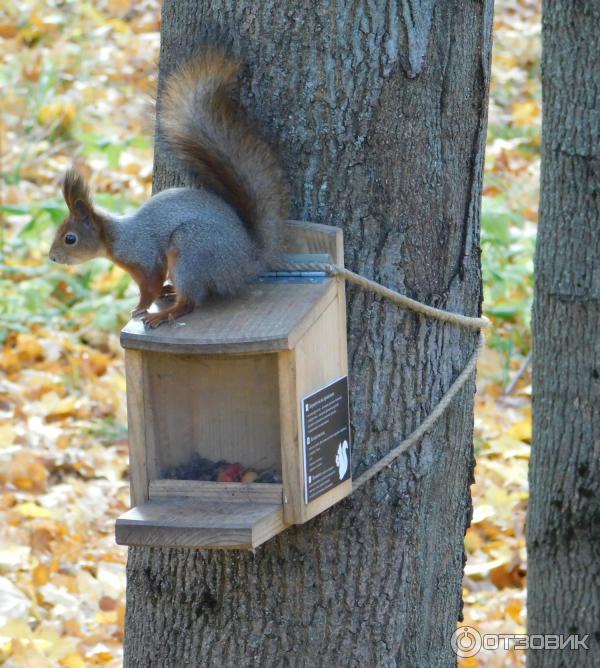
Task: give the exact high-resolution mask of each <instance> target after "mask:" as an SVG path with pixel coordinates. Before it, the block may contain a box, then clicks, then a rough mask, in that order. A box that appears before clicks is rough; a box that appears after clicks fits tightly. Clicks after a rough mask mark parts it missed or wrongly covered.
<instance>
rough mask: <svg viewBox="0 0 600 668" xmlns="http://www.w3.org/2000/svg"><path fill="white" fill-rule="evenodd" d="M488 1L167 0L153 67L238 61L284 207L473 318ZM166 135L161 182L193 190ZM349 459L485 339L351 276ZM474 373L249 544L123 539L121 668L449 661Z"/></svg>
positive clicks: (367, 448)
mask: <svg viewBox="0 0 600 668" xmlns="http://www.w3.org/2000/svg"><path fill="white" fill-rule="evenodd" d="M491 23H492V3H491V1H487V0H486V1H485V2H474V1H471V0H470V1H468V2H464V1H462V0H454V1H448V2H439V3H435V2H434V0H422V1H420V2H416V1H415V0H404V2H402V3H399V2H390V1H386V2H379V3H366V2H352V3H350V2H336V3H331V2H330V1H329V0H315V1H314V2H304V1H300V0H288V1H287V2H277V1H276V0H262V1H261V2H258V3H257V2H253V1H252V0H238V2H232V0H213V1H212V2H210V3H209V2H198V1H197V0H167V1H166V2H165V4H164V9H163V23H162V46H161V56H160V81H161V82H164V80H165V76H167V74H168V72H169V71H170V70H171V68H172V67H173V65H174V64H175V63H176V62H177V61H180V60H181V59H185V58H187V57H188V56H189V55H190V54H191V53H192V52H193V51H194V50H195V49H197V48H198V47H204V46H205V45H207V44H212V45H217V46H219V47H220V48H222V49H224V50H225V51H227V52H229V53H233V54H236V55H239V56H240V57H241V58H242V60H243V61H244V62H246V63H247V64H248V67H247V71H246V73H245V74H246V79H245V84H244V85H243V94H242V98H243V102H244V104H245V106H246V107H247V108H248V109H249V110H250V111H251V113H252V114H253V116H255V118H256V119H257V122H258V123H259V124H260V125H261V127H262V129H263V130H264V131H265V133H266V135H267V136H268V137H270V139H271V140H273V141H274V143H276V145H278V146H279V147H280V152H281V156H282V160H283V163H284V165H285V167H286V170H287V173H288V175H289V179H290V182H291V185H292V193H293V210H292V213H293V216H294V217H296V218H300V219H303V220H311V221H314V222H320V223H328V224H332V225H338V226H340V227H343V229H344V233H345V244H346V264H347V266H349V267H350V268H351V269H353V270H355V271H357V272H359V273H361V274H363V275H365V276H368V277H371V278H374V279H375V280H377V281H379V282H381V283H383V284H385V285H387V286H390V287H392V288H394V289H397V290H400V291H401V292H403V293H406V294H408V295H410V296H412V297H415V298H417V299H420V300H422V301H425V302H427V303H429V304H432V305H435V306H439V307H442V308H447V309H449V310H453V311H457V312H462V313H466V314H469V315H476V314H478V313H479V311H480V302H481V277H480V262H479V246H478V241H479V213H480V194H481V181H482V168H483V157H484V148H485V137H486V109H487V93H488V78H489V67H490V49H491ZM185 182H186V181H185V178H184V177H183V175H182V169H181V166H180V165H176V164H174V163H172V162H169V159H168V158H167V157H166V155H165V153H164V152H163V150H162V148H161V146H160V142H159V144H158V148H157V152H156V164H155V187H156V188H157V189H162V188H164V187H166V186H171V185H174V184H176V183H185ZM348 319H349V361H350V365H351V370H350V379H351V392H352V398H351V412H352V426H353V473H354V476H356V475H359V474H360V473H362V472H363V471H364V470H365V469H366V468H367V467H368V466H369V465H370V464H372V463H374V462H375V461H376V460H377V459H378V458H379V457H381V456H382V455H384V454H386V453H387V452H388V451H389V450H390V449H391V448H392V447H393V446H394V445H396V444H397V443H398V442H399V441H400V440H401V439H402V438H403V437H404V436H406V435H407V434H408V433H409V432H411V431H412V430H413V429H414V428H415V427H417V426H418V425H419V423H421V422H422V421H423V419H424V418H425V417H426V416H427V414H428V413H429V412H430V410H431V408H432V407H433V406H434V405H435V404H436V403H437V402H438V401H439V399H440V397H441V396H442V395H443V394H444V392H445V391H446V390H447V388H448V387H449V385H450V384H451V383H452V381H453V380H454V379H455V378H456V376H457V375H458V373H459V372H460V370H461V369H462V368H463V366H464V364H465V362H466V361H467V360H468V358H469V356H470V355H471V354H472V352H473V349H474V346H475V343H476V336H477V335H476V334H475V333H473V332H472V331H466V330H463V329H460V328H458V327H456V326H453V325H444V324H441V323H438V322H435V321H431V320H427V319H424V318H422V317H418V316H416V315H414V314H412V313H408V312H405V311H402V310H399V309H398V308H397V307H396V306H394V305H392V304H390V303H389V302H382V301H381V300H380V299H378V298H374V297H373V295H372V294H370V293H368V292H364V291H357V290H349V301H348ZM474 389H475V388H474V383H473V382H470V383H468V384H467V386H466V387H465V388H464V389H463V390H462V391H461V392H460V394H459V395H458V397H457V398H456V399H455V400H454V402H453V404H452V407H451V408H450V409H449V410H448V412H447V413H446V414H445V416H444V417H443V418H442V419H441V420H440V421H439V422H438V423H437V425H436V427H435V428H434V429H432V431H431V432H430V434H429V435H428V436H426V437H425V438H423V440H422V442H421V443H420V445H419V446H418V447H416V448H414V449H413V450H412V451H411V452H410V453H409V454H407V455H406V456H404V457H402V458H401V459H400V460H399V461H397V462H396V463H394V464H393V465H392V466H391V467H390V468H389V469H387V470H386V471H385V472H383V473H381V474H380V475H379V476H377V477H376V478H375V479H373V480H372V481H370V482H369V483H368V484H367V485H366V486H365V487H364V488H363V489H361V490H360V491H359V492H357V493H356V494H354V495H353V496H352V497H350V498H349V499H347V500H345V501H344V502H342V503H340V504H338V505H337V506H336V507H334V508H332V509H331V510H329V511H327V512H325V513H324V514H322V515H321V516H319V517H317V518H316V519H314V520H312V521H310V522H309V523H307V524H306V525H304V526H301V527H294V528H291V529H289V530H287V531H285V532H284V533H283V534H281V535H279V536H278V537H277V538H275V539H273V540H271V541H269V542H268V543H267V544H265V545H264V546H262V547H260V548H259V549H258V550H257V551H256V553H255V554H250V553H242V552H236V551H215V552H195V551H187V550H169V549H164V550H163V549H146V548H132V549H130V552H129V563H128V589H127V602H128V605H127V623H126V642H125V655H126V665H128V666H143V667H144V668H147V667H148V666H160V667H161V668H162V667H167V668H170V667H172V668H180V667H181V666H235V667H237V666H254V665H261V666H280V665H292V666H312V665H315V666H333V665H339V666H410V667H412V666H427V667H431V666H448V665H452V664H453V663H454V660H455V657H454V654H453V653H452V650H451V646H450V636H451V634H452V633H453V631H454V629H455V628H456V621H457V620H458V619H459V618H460V617H461V608H462V601H461V578H462V570H463V563H464V558H465V557H464V551H463V538H464V533H465V530H466V528H467V526H468V524H469V521H470V516H471V501H470V492H469V485H470V484H471V482H472V475H473V465H474V459H473V449H472V423H473V392H474Z"/></svg>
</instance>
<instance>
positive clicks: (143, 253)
mask: <svg viewBox="0 0 600 668" xmlns="http://www.w3.org/2000/svg"><path fill="white" fill-rule="evenodd" d="M238 70H239V66H238V64H237V63H236V62H234V61H232V60H230V59H227V58H225V57H224V56H222V55H220V54H215V53H209V54H206V55H204V56H202V57H199V58H195V59H193V60H192V61H191V62H190V63H188V64H187V65H185V66H184V67H183V68H181V69H180V70H179V71H177V72H176V73H175V74H173V75H171V76H170V77H169V78H168V80H167V82H166V86H165V93H164V96H163V99H162V112H161V115H160V117H159V124H160V127H161V129H162V131H163V133H164V137H165V139H166V141H167V143H168V144H169V145H170V146H171V147H172V148H173V150H174V151H175V153H176V155H177V156H178V157H180V158H181V159H182V160H184V161H185V162H186V164H187V165H188V166H189V167H190V168H191V170H192V171H193V173H194V175H195V176H196V177H197V179H198V181H199V182H200V184H201V185H200V187H198V188H193V189H192V188H171V189H169V190H164V191H162V192H160V193H158V194H156V195H154V196H153V197H152V198H151V199H150V200H148V201H147V202H146V203H145V204H143V205H142V206H141V207H140V208H139V209H138V210H137V211H135V213H133V214H130V215H126V216H119V217H117V216H114V215H111V214H109V213H107V212H106V211H104V210H101V209H99V208H98V207H96V206H95V205H94V204H93V203H92V200H91V198H90V195H89V190H88V186H87V184H86V182H85V180H84V179H83V177H82V176H81V175H80V174H79V173H78V172H76V171H75V170H69V172H67V174H66V176H65V180H64V184H63V194H64V197H65V201H66V202H67V206H68V208H69V216H68V218H67V219H66V220H65V221H64V222H63V224H62V225H61V227H60V228H59V230H58V232H57V234H56V236H55V239H54V242H53V244H52V247H51V249H50V258H51V259H52V260H54V261H56V262H61V263H64V264H75V263H79V262H83V261H85V260H88V259H91V258H92V257H100V256H104V257H108V258H109V259H111V260H112V261H113V262H115V263H116V264H117V265H119V266H121V267H123V268H124V269H125V270H126V271H128V272H129V273H130V274H131V276H132V277H133V278H134V280H136V282H137V283H138V285H139V287H140V302H139V304H138V306H137V308H136V309H135V310H134V312H133V315H134V316H143V317H144V321H145V323H146V324H147V325H149V326H151V327H156V326H158V325H160V324H161V323H162V322H165V321H168V320H172V319H174V318H177V317H179V316H181V315H183V314H184V313H187V312H189V311H190V310H191V309H192V308H193V307H194V306H196V305H198V304H201V303H202V301H203V300H204V299H205V298H206V296H207V295H208V294H220V295H233V294H236V293H239V292H240V291H241V290H242V288H243V286H244V285H245V284H246V283H247V282H248V281H250V280H251V279H252V278H254V277H256V276H257V275H258V274H260V273H261V272H262V271H264V270H265V269H266V268H267V267H268V265H269V263H270V262H271V261H272V260H275V259H276V258H277V257H278V256H279V254H280V252H281V246H282V241H283V232H284V225H283V222H284V220H285V219H286V217H287V186H286V183H285V179H284V177H283V173H282V171H281V169H280V167H279V165H278V162H277V159H276V156H275V154H274V152H273V151H272V150H271V149H270V147H269V146H268V144H267V143H266V142H265V141H264V140H263V139H262V138H261V137H260V135H258V133H257V132H256V131H255V129H254V128H253V127H252V126H251V125H250V123H249V122H248V120H247V119H246V117H245V116H244V115H243V113H242V111H241V109H240V106H239V103H238V101H237V77H238ZM167 277H168V278H170V279H171V281H172V283H173V286H174V292H175V296H176V300H175V304H174V305H173V306H170V307H169V308H167V309H164V310H163V311H160V312H159V313H155V314H147V313H146V311H147V309H148V307H149V306H150V304H151V303H152V302H153V301H154V300H155V299H156V298H157V297H159V296H160V294H161V292H162V290H163V284H164V281H165V279H166V278H167Z"/></svg>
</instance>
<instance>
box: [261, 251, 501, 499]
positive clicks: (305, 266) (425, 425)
mask: <svg viewBox="0 0 600 668" xmlns="http://www.w3.org/2000/svg"><path fill="white" fill-rule="evenodd" d="M273 270H274V271H321V272H325V273H327V274H330V275H331V276H341V277H343V278H345V279H346V280H347V281H348V282H350V283H354V284H355V285H360V287H362V288H365V289H366V290H370V291H371V292H374V293H375V294H378V295H381V296H382V297H385V298H386V299H388V300H389V301H391V302H394V303H395V304H398V305H399V306H401V307H403V308H406V309H410V310H411V311H414V312H415V313H419V314H420V315H423V316H426V317H428V318H434V319H436V320H441V321H442V322H449V323H451V324H454V325H459V326H460V327H466V328H468V329H476V330H482V329H485V328H487V327H489V326H490V325H491V322H490V320H489V319H488V318H486V317H483V316H482V317H481V318H473V317H471V316H467V315H462V314H461V313H454V312H452V311H444V310H443V309H438V308H434V307H433V306H428V305H427V304H423V303H421V302H419V301H417V300H416V299H411V298H410V297H407V296H406V295H403V294H401V293H400V292H396V291H395V290H391V289H390V288H386V287H385V286H383V285H380V284H379V283H377V282H376V281H372V280H370V279H368V278H365V277H364V276H361V275H360V274H356V273H354V272H353V271H350V270H349V269H346V268H345V267H340V266H338V265H335V264H330V263H317V262H307V263H297V262H294V263H285V264H283V263H282V264H279V265H275V266H274V267H273ZM484 345H485V337H484V336H483V332H481V333H480V334H479V340H478V342H477V347H476V348H475V350H474V351H473V354H472V355H471V357H470V358H469V361H468V362H467V364H466V365H465V367H464V369H463V370H462V371H461V372H460V374H459V375H458V377H457V378H456V380H455V381H454V382H453V383H452V385H450V387H449V388H448V390H447V391H446V393H445V394H444V396H443V397H442V398H441V399H440V401H439V402H438V403H437V405H436V406H435V407H434V409H433V410H432V411H431V413H430V414H429V415H428V416H427V417H426V418H425V420H423V422H422V423H421V424H420V425H419V426H418V427H417V428H416V429H415V430H414V431H413V432H412V433H411V434H409V435H408V436H407V437H406V438H405V439H404V440H403V441H402V442H401V443H399V444H398V445H397V446H396V447H395V448H393V449H392V450H390V452H388V454H387V455H385V456H384V457H382V458H381V459H380V460H379V461H377V462H376V463H375V464H373V466H371V467H369V468H368V469H367V470H366V471H365V472H364V473H362V474H361V475H360V476H358V478H356V480H354V481H353V483H352V491H356V490H357V489H359V488H360V487H362V486H363V485H364V484H365V483H366V482H367V481H369V480H370V479H371V478H373V477H374V476H376V475H377V474H378V473H379V472H380V471H382V470H383V469H384V468H386V467H387V466H389V465H390V464H392V463H393V462H394V461H395V460H396V459H397V458H398V457H399V456H400V455H401V454H402V453H404V452H406V451H407V450H408V449H409V448H410V447H411V446H413V445H415V444H416V443H417V442H418V441H419V440H420V439H421V438H422V437H423V436H424V434H425V433H426V432H427V431H429V429H431V427H432V426H433V425H434V423H435V422H436V421H437V420H438V419H439V418H440V417H441V416H442V414H443V413H444V411H445V410H446V408H448V406H449V405H450V403H451V401H452V399H453V398H454V397H455V396H456V395H457V394H458V392H459V391H460V389H461V388H462V387H463V385H464V384H465V383H466V382H467V380H469V378H470V377H471V375H472V374H473V373H474V371H475V369H476V367H477V359H478V358H479V355H480V354H481V351H482V350H483V347H484Z"/></svg>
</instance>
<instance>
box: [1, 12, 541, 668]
mask: <svg viewBox="0 0 600 668" xmlns="http://www.w3.org/2000/svg"><path fill="white" fill-rule="evenodd" d="M496 12H497V17H496V37H495V56H494V64H493V84H492V98H491V107H490V128H489V142H488V152H487V161H486V180H485V191H484V205H483V220H482V224H483V229H482V248H483V262H484V281H485V305H484V306H485V311H486V313H487V315H488V316H489V317H491V318H492V320H493V321H494V332H493V334H492V335H491V337H490V347H489V348H488V350H487V351H486V353H485V354H484V356H483V359H482V360H481V364H480V368H479V378H478V389H479V391H478V395H477V399H476V402H477V403H476V443H475V446H476V454H477V469H476V483H475V485H474V486H473V500H474V507H475V512H474V518H473V526H472V527H471V529H470V530H469V531H468V533H467V536H466V545H467V551H468V555H469V560H468V563H467V566H466V572H465V580H464V598H465V623H467V624H470V625H471V626H473V627H475V628H476V629H478V630H479V631H480V632H482V633H517V632H523V630H524V616H525V579H526V568H527V566H526V555H525V542H524V535H523V531H524V520H525V512H526V506H527V463H528V458H529V441H530V437H531V411H530V388H529V379H528V378H529V376H528V371H527V370H525V372H524V373H523V374H522V376H521V377H520V378H519V380H518V382H517V383H516V385H515V386H514V387H513V388H511V387H510V384H511V380H513V379H514V377H515V374H517V373H518V370H519V369H520V368H521V367H522V365H523V364H524V362H525V361H526V359H527V355H528V353H529V345H530V336H529V309H530V301H531V293H532V254H533V244H534V237H535V226H536V221H537V199H538V191H537V188H538V176H539V143H540V91H539V71H538V70H539V56H540V53H539V51H540V40H539V33H540V17H539V6H538V2H537V1H535V0H500V1H499V2H497V10H496ZM158 31H159V3H158V2H157V1H156V0H142V1H141V2H137V3H133V4H132V3H130V2H129V1H128V0H101V1H100V2H94V3H88V2H75V1H74V0H65V1H64V2H57V3H47V2H41V0H27V1H20V0H18V1H16V2H14V3H11V5H10V6H9V7H8V8H5V9H2V10H0V44H1V46H2V48H1V51H0V87H1V89H2V96H0V111H1V118H2V127H1V131H2V165H1V168H2V174H1V179H0V187H1V198H2V199H1V202H0V212H1V213H2V222H3V225H2V231H1V237H0V664H1V665H4V666H7V667H9V666H28V667H31V668H38V667H40V668H41V667H45V666H63V667H65V668H82V667H84V666H95V665H101V666H115V667H116V666H120V665H121V663H122V649H121V648H122V640H123V621H124V605H125V600H124V593H125V560H126V552H125V550H124V549H123V548H120V547H118V546H116V545H115V544H114V534H113V526H114V518H115V517H116V516H117V515H119V514H120V513H122V512H123V511H124V510H125V509H126V508H127V507H128V501H129V492H128V483H127V477H128V471H127V466H128V464H127V441H126V435H127V434H126V412H125V382H124V377H123V364H122V355H121V351H120V348H119V345H118V331H119V328H120V326H121V325H122V324H124V322H125V320H126V317H127V314H128V312H129V310H130V309H131V308H132V307H133V306H134V305H135V302H136V298H135V292H136V291H135V289H133V287H132V286H131V285H130V281H129V279H128V277H127V276H126V275H125V274H124V273H123V272H122V271H121V270H119V269H118V268H116V267H113V266H111V265H110V264H109V263H108V262H106V261H103V260H97V261H94V262H92V263H88V264H87V265H84V266H83V267H78V268H68V267H60V266H57V265H53V266H50V265H49V262H48V260H47V257H46V251H47V248H48V247H49V244H50V241H51V238H52V235H53V230H54V228H55V226H56V224H58V223H59V222H60V221H61V220H62V218H63V216H64V215H65V212H66V211H65V206H64V204H63V202H62V199H61V197H60V196H59V191H60V179H61V176H62V174H63V173H64V171H65V169H66V168H67V167H68V166H69V165H70V164H71V162H72V160H73V159H75V160H76V162H77V163H78V165H79V166H80V168H81V169H82V170H83V171H84V172H85V173H86V174H87V175H88V176H89V178H90V181H91V185H92V188H93V190H94V192H96V193H98V201H99V202H100V203H101V204H102V205H103V206H105V207H107V208H109V209H111V210H113V211H117V212H123V211H125V210H127V209H129V208H132V207H134V206H135V205H137V204H139V203H140V202H142V201H143V200H144V199H145V198H147V197H148V196H149V193H150V187H151V173H152V169H151V165H152V148H151V143H150V141H149V137H150V136H151V134H152V109H151V103H150V99H151V95H152V94H153V91H154V89H155V85H156V61H157V57H158V45H159V33H158ZM507 388H509V389H510V392H508V393H507V392H506V390H507ZM461 665H462V666H463V667H469V668H470V667H472V666H521V665H524V657H523V656H522V653H520V654H519V653H516V652H513V653H511V652H498V653H495V654H492V653H490V654H485V653H484V652H482V653H480V654H478V655H477V657H473V658H471V659H465V660H464V661H463V662H462V664H461Z"/></svg>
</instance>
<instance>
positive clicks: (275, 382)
mask: <svg viewBox="0 0 600 668" xmlns="http://www.w3.org/2000/svg"><path fill="white" fill-rule="evenodd" d="M288 231H289V234H288V237H289V239H288V242H287V252H288V253H292V254H302V259H303V260H304V261H310V260H311V258H313V259H316V261H323V258H324V256H329V258H328V261H331V262H334V263H336V264H342V263H343V244H342V232H341V230H339V229H337V228H334V227H330V226H326V225H314V224H309V223H298V222H290V223H288ZM121 344H122V345H123V347H124V348H125V364H126V374H127V410H128V421H129V448H130V479H131V498H132V506H133V507H132V509H131V510H130V511H128V512H127V513H125V514H124V515H122V516H121V517H119V518H118V520H117V523H116V539H117V543H119V544H125V545H148V546H172V547H189V548H200V549H206V548H247V549H253V548H255V547H257V546H258V545H260V544H261V543H263V542H265V541H266V540H268V539H269V538H271V537H272V536H274V535H276V534H278V533H280V532H281V531H283V530H284V529H286V528H287V527H288V526H290V525H292V524H302V523H303V522H306V521H307V520H309V519H311V518H312V517H314V516H315V515H317V514H318V513H320V512H322V511H323V510H325V509H326V508H329V507H330V506H332V505H333V504H335V503H337V502H338V501H339V500H340V499H342V498H343V497H345V496H347V495H348V494H350V492H351V487H352V481H351V478H350V461H349V445H348V444H349V440H350V439H349V420H348V380H347V374H348V366H347V365H348V361H347V349H346V299H345V291H344V281H343V279H340V278H336V277H331V276H327V275H325V274H323V275H318V272H316V273H314V274H311V273H309V272H307V273H301V272H297V273H296V275H293V274H290V273H288V274H285V273H283V274H282V273H279V274H277V275H269V276H265V277H262V278H261V279H259V280H258V281H257V282H256V283H253V284H252V285H250V286H249V287H248V290H247V292H246V293H245V294H244V295H242V296H240V297H238V298H236V299H228V300H218V301H213V302H209V303H207V304H205V305H203V306H201V307H200V308H198V309H196V310H195V311H194V312H193V313H191V314H190V315H188V316H186V317H184V318H182V319H181V320H180V321H176V323H175V324H174V325H171V326H165V325H163V326H162V327H159V328H157V329H154V330H151V329H145V328H144V326H143V324H142V323H141V322H140V321H139V320H135V321H133V320H132V321H131V322H129V323H128V324H127V326H126V327H125V328H124V329H123V331H122V333H121ZM199 462H200V463H203V464H206V462H209V463H210V462H215V470H219V471H220V472H221V473H222V472H223V471H225V472H227V470H228V469H227V467H228V466H230V465H231V464H232V463H233V464H239V466H238V467H237V468H238V470H239V469H241V470H243V471H246V472H248V471H249V472H250V473H249V476H248V475H247V476H246V478H248V477H250V478H252V477H254V478H256V482H215V481H214V480H212V479H210V476H209V479H206V478H207V476H206V475H204V474H203V472H202V467H201V466H200V464H199ZM194 467H196V468H194ZM219 467H220V468H219ZM234 468H235V467H234ZM265 472H266V473H265ZM221 473H219V475H221ZM194 475H195V477H199V478H201V479H190V477H192V478H194ZM261 476H262V477H261ZM225 479H227V477H226V476H225ZM260 480H270V482H260Z"/></svg>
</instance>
